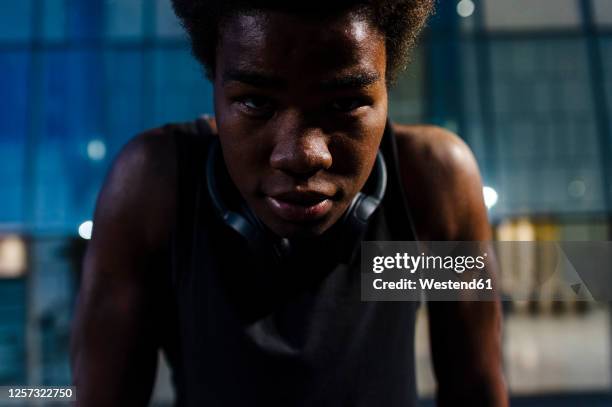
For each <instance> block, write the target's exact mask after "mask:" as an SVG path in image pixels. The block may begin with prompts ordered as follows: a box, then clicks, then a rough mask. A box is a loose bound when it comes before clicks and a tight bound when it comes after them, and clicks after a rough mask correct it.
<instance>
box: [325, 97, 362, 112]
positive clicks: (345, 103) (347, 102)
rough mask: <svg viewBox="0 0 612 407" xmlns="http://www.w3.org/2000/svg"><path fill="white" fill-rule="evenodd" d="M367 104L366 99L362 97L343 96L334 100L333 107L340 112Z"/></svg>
mask: <svg viewBox="0 0 612 407" xmlns="http://www.w3.org/2000/svg"><path fill="white" fill-rule="evenodd" d="M367 104H368V103H367V102H366V101H365V100H363V99H360V98H342V99H337V100H334V101H333V102H332V104H331V107H332V109H333V110H336V111H338V112H343V113H349V112H352V111H353V110H356V109H358V108H360V107H361V106H365V105H367Z"/></svg>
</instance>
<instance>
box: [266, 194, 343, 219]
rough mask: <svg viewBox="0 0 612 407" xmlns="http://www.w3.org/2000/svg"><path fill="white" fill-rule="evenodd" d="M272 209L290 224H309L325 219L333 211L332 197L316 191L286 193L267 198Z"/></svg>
mask: <svg viewBox="0 0 612 407" xmlns="http://www.w3.org/2000/svg"><path fill="white" fill-rule="evenodd" d="M266 202H267V204H268V206H269V207H270V209H272V211H273V212H274V213H275V214H276V215H277V216H278V217H279V218H281V219H283V220H286V221H288V222H308V221H314V220H318V219H321V218H323V217H324V216H325V215H327V214H328V213H329V211H330V210H331V209H332V196H330V195H326V194H323V193H319V192H315V191H300V192H285V193H280V194H275V195H273V196H267V197H266Z"/></svg>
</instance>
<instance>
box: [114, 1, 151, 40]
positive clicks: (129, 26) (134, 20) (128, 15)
mask: <svg viewBox="0 0 612 407" xmlns="http://www.w3.org/2000/svg"><path fill="white" fill-rule="evenodd" d="M142 5H143V0H121V1H111V2H107V3H106V34H107V35H108V36H109V37H111V38H140V37H141V36H142Z"/></svg>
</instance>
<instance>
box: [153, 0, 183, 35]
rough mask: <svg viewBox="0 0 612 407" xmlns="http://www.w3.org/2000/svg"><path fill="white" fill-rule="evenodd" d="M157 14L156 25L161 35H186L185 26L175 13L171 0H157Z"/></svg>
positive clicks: (158, 33)
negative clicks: (182, 25)
mask: <svg viewBox="0 0 612 407" xmlns="http://www.w3.org/2000/svg"><path fill="white" fill-rule="evenodd" d="M156 16H157V21H156V24H155V26H156V32H157V35H158V36H159V37H163V38H168V37H175V38H177V37H178V38H181V37H183V36H184V32H183V28H182V27H181V24H180V23H179V20H178V18H177V17H176V15H175V14H174V11H173V10H172V5H171V4H170V1H169V0H157V9H156Z"/></svg>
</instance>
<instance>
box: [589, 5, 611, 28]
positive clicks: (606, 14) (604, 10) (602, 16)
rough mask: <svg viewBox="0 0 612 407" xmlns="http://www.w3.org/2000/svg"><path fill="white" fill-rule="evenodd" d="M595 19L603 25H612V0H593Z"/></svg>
mask: <svg viewBox="0 0 612 407" xmlns="http://www.w3.org/2000/svg"><path fill="white" fill-rule="evenodd" d="M593 7H594V10H593V11H594V14H595V21H597V23H598V24H599V25H602V26H612V1H610V0H593Z"/></svg>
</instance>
